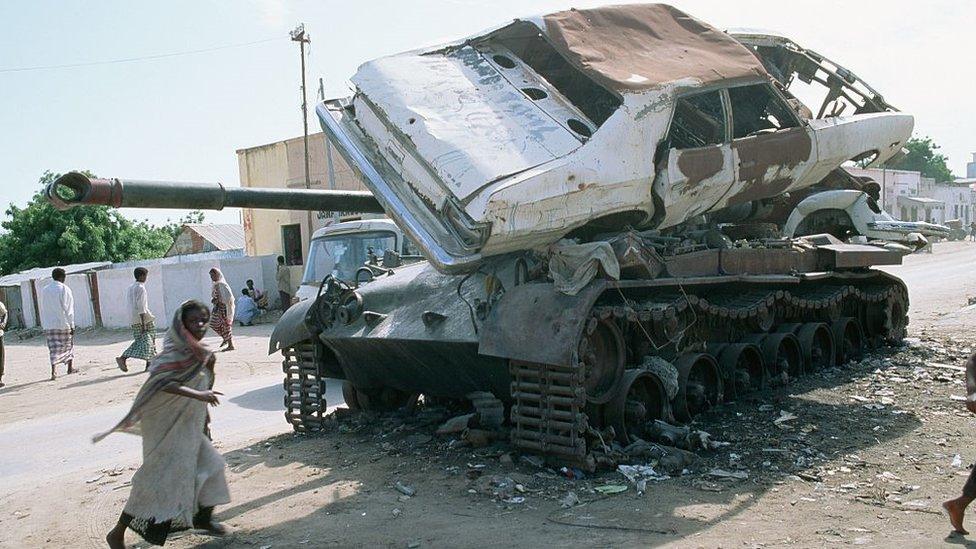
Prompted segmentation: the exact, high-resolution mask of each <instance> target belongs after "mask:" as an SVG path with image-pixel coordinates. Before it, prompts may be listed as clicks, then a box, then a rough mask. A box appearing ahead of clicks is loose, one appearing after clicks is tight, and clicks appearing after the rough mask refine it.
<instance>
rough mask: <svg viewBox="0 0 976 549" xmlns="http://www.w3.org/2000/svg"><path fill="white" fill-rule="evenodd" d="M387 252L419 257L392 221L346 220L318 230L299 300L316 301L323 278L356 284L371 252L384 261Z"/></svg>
mask: <svg viewBox="0 0 976 549" xmlns="http://www.w3.org/2000/svg"><path fill="white" fill-rule="evenodd" d="M387 251H393V252H396V253H397V254H399V255H401V256H414V255H417V251H416V247H415V246H414V245H413V244H412V243H410V241H409V240H408V239H406V238H404V235H403V231H401V230H400V229H399V228H398V227H397V226H396V224H395V223H393V221H391V220H389V219H366V220H360V221H345V222H342V223H336V224H334V225H329V226H328V227H323V228H321V229H319V230H317V231H315V233H314V234H313V235H312V242H311V244H309V251H308V263H307V265H306V266H305V274H304V275H303V276H302V282H301V285H299V287H298V292H297V294H296V295H297V297H298V299H299V301H303V300H306V299H314V298H315V296H316V294H317V293H318V289H319V284H321V283H322V279H324V278H325V277H326V276H328V275H330V274H331V275H332V276H334V277H336V278H338V279H340V280H343V281H345V282H349V283H353V282H355V278H356V272H357V271H358V270H359V269H360V268H362V267H363V266H364V265H365V264H366V262H367V261H369V260H370V253H372V254H374V255H375V257H376V258H378V259H379V260H381V261H382V259H383V256H384V254H385V253H386V252H387Z"/></svg>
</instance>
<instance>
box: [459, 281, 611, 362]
mask: <svg viewBox="0 0 976 549" xmlns="http://www.w3.org/2000/svg"><path fill="white" fill-rule="evenodd" d="M605 289H606V281H605V280H594V281H592V282H590V284H589V285H587V286H586V287H585V288H583V290H582V291H580V292H579V293H578V294H576V295H566V294H564V293H562V292H560V291H558V290H557V289H556V288H555V286H553V284H552V283H548V282H546V283H532V284H523V285H520V286H515V287H514V288H510V289H508V290H506V292H505V295H504V296H503V297H502V298H501V299H500V300H499V301H498V302H497V303H495V305H494V306H493V307H492V309H491V312H490V313H489V314H488V318H487V319H486V320H485V323H484V324H483V325H482V326H481V331H480V332H479V334H478V353H479V354H482V355H488V356H494V357H499V358H508V359H515V360H524V361H527V362H536V363H542V364H556V365H561V366H572V365H573V364H575V361H576V349H577V346H578V343H579V338H580V334H582V332H583V327H584V326H585V324H586V321H587V319H589V317H590V315H589V311H590V309H591V308H592V307H593V304H594V303H595V302H596V300H597V298H598V297H599V296H600V295H601V294H602V293H603V291H604V290H605Z"/></svg>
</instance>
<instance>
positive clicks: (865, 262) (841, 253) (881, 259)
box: [817, 244, 904, 270]
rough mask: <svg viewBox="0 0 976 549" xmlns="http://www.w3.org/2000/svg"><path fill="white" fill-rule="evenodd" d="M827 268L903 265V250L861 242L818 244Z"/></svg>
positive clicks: (824, 266) (822, 262) (822, 264)
mask: <svg viewBox="0 0 976 549" xmlns="http://www.w3.org/2000/svg"><path fill="white" fill-rule="evenodd" d="M817 250H818V251H819V253H820V254H821V255H820V257H821V266H822V267H823V268H824V269H825V270H831V269H855V268H865V267H870V266H872V265H901V258H902V256H903V255H904V254H903V253H902V252H899V251H895V250H886V249H884V248H879V247H877V246H865V245H861V244H828V245H826V246H817Z"/></svg>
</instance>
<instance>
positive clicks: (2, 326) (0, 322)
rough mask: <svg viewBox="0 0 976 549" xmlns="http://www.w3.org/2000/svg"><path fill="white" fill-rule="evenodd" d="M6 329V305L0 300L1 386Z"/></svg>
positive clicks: (1, 382) (1, 381) (0, 384)
mask: <svg viewBox="0 0 976 549" xmlns="http://www.w3.org/2000/svg"><path fill="white" fill-rule="evenodd" d="M6 329H7V307H6V305H4V304H3V301H0V387H3V385H4V383H3V360H4V356H3V331H4V330H6Z"/></svg>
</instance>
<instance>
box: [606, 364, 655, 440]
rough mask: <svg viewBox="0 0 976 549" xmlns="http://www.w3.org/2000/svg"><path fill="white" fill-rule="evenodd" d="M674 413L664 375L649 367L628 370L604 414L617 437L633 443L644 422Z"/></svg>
mask: <svg viewBox="0 0 976 549" xmlns="http://www.w3.org/2000/svg"><path fill="white" fill-rule="evenodd" d="M669 416H670V413H669V404H668V393H667V391H666V390H665V389H664V384H663V383H662V382H661V378H659V377H658V376H657V374H655V373H654V372H650V371H647V370H636V369H634V370H627V371H626V372H624V376H623V379H622V380H621V383H620V387H618V390H617V392H616V393H615V394H614V395H613V398H611V399H610V402H608V403H607V405H606V408H605V411H604V417H605V419H606V422H607V424H609V425H610V426H612V427H613V430H614V432H615V433H616V435H617V438H618V439H619V440H620V441H622V442H623V443H626V444H629V443H631V442H633V441H634V437H635V436H639V435H640V434H641V433H642V432H643V429H644V425H646V424H647V423H649V422H652V421H654V420H655V419H664V420H667V419H668V417H669Z"/></svg>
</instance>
